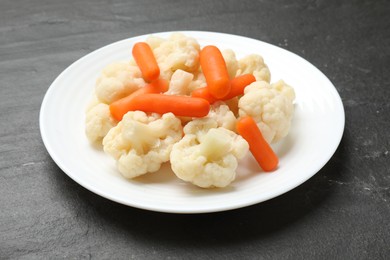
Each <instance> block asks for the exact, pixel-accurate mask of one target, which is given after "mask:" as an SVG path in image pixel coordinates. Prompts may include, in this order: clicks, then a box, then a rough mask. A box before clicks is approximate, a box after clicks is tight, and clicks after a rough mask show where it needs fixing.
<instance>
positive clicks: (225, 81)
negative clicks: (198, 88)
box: [199, 45, 230, 99]
mask: <svg viewBox="0 0 390 260" xmlns="http://www.w3.org/2000/svg"><path fill="white" fill-rule="evenodd" d="M199 58H200V66H201V68H202V71H203V74H204V76H205V78H206V82H207V87H208V88H209V91H210V94H211V95H213V96H214V97H215V98H218V99H220V98H223V97H225V96H226V95H227V94H229V92H230V79H229V73H228V70H227V68H226V63H225V60H224V58H223V56H222V53H221V52H220V50H219V49H218V48H217V47H215V46H213V45H208V46H206V47H204V48H203V49H202V50H201V51H200V55H199Z"/></svg>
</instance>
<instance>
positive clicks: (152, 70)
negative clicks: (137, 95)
mask: <svg viewBox="0 0 390 260" xmlns="http://www.w3.org/2000/svg"><path fill="white" fill-rule="evenodd" d="M132 54H133V57H134V60H135V62H136V63H137V65H138V67H139V69H140V70H141V73H142V76H143V78H144V79H145V80H146V81H149V82H150V81H153V80H155V79H157V78H158V77H159V76H160V68H159V67H158V64H157V61H156V58H155V57H154V54H153V51H152V49H151V48H150V46H149V45H148V44H147V43H146V42H137V43H136V44H135V45H134V47H133V50H132Z"/></svg>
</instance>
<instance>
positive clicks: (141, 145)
mask: <svg viewBox="0 0 390 260" xmlns="http://www.w3.org/2000/svg"><path fill="white" fill-rule="evenodd" d="M181 137H182V126H181V122H180V120H179V119H178V118H176V117H175V116H174V115H173V114H172V113H167V114H164V115H163V116H162V117H161V116H159V115H157V114H153V115H147V114H146V113H144V112H141V111H134V112H128V113H127V114H126V115H125V116H124V117H123V119H122V121H121V122H119V123H118V125H117V126H116V127H114V128H112V129H111V130H110V131H109V132H108V134H107V135H106V137H105V138H104V139H103V149H104V151H105V152H106V153H108V154H110V155H111V156H112V157H114V158H115V159H116V160H117V167H118V170H119V172H120V173H121V174H122V175H123V176H124V177H126V178H134V177H137V176H139V175H142V174H145V173H147V172H155V171H158V170H159V169H160V167H161V164H162V163H164V162H167V161H168V160H169V155H170V153H171V150H172V146H173V144H174V143H176V142H177V141H179V140H180V139H181Z"/></svg>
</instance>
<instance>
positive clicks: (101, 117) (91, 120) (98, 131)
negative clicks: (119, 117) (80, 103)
mask: <svg viewBox="0 0 390 260" xmlns="http://www.w3.org/2000/svg"><path fill="white" fill-rule="evenodd" d="M116 124H117V122H116V120H115V119H114V118H113V117H112V116H111V113H110V108H109V105H107V104H104V103H99V102H96V99H95V100H93V101H92V102H91V105H90V106H89V107H88V109H87V112H86V117H85V133H86V135H87V137H88V140H89V141H90V142H91V143H101V142H102V139H103V138H104V137H105V136H106V134H107V133H108V131H110V129H111V128H113V127H114V126H115V125H116Z"/></svg>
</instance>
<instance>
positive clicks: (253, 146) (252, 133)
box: [237, 116, 279, 172]
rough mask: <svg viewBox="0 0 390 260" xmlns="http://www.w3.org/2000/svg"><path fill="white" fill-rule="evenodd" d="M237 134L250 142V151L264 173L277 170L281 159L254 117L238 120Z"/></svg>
mask: <svg viewBox="0 0 390 260" xmlns="http://www.w3.org/2000/svg"><path fill="white" fill-rule="evenodd" d="M237 132H238V133H239V134H240V135H241V136H242V137H243V138H244V139H245V140H246V141H247V142H248V144H249V150H250V151H251V153H252V154H253V156H254V157H255V159H256V161H257V162H258V163H259V165H260V167H261V168H262V169H263V170H264V171H266V172H269V171H272V170H274V169H276V167H277V166H278V163H279V159H278V157H277V156H276V154H275V153H274V151H273V150H272V148H271V146H270V145H269V144H268V143H267V141H266V140H265V139H264V137H263V135H262V134H261V131H260V129H259V128H258V127H257V124H256V122H255V120H253V118H252V117H250V116H246V117H243V118H241V119H240V120H238V122H237Z"/></svg>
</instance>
